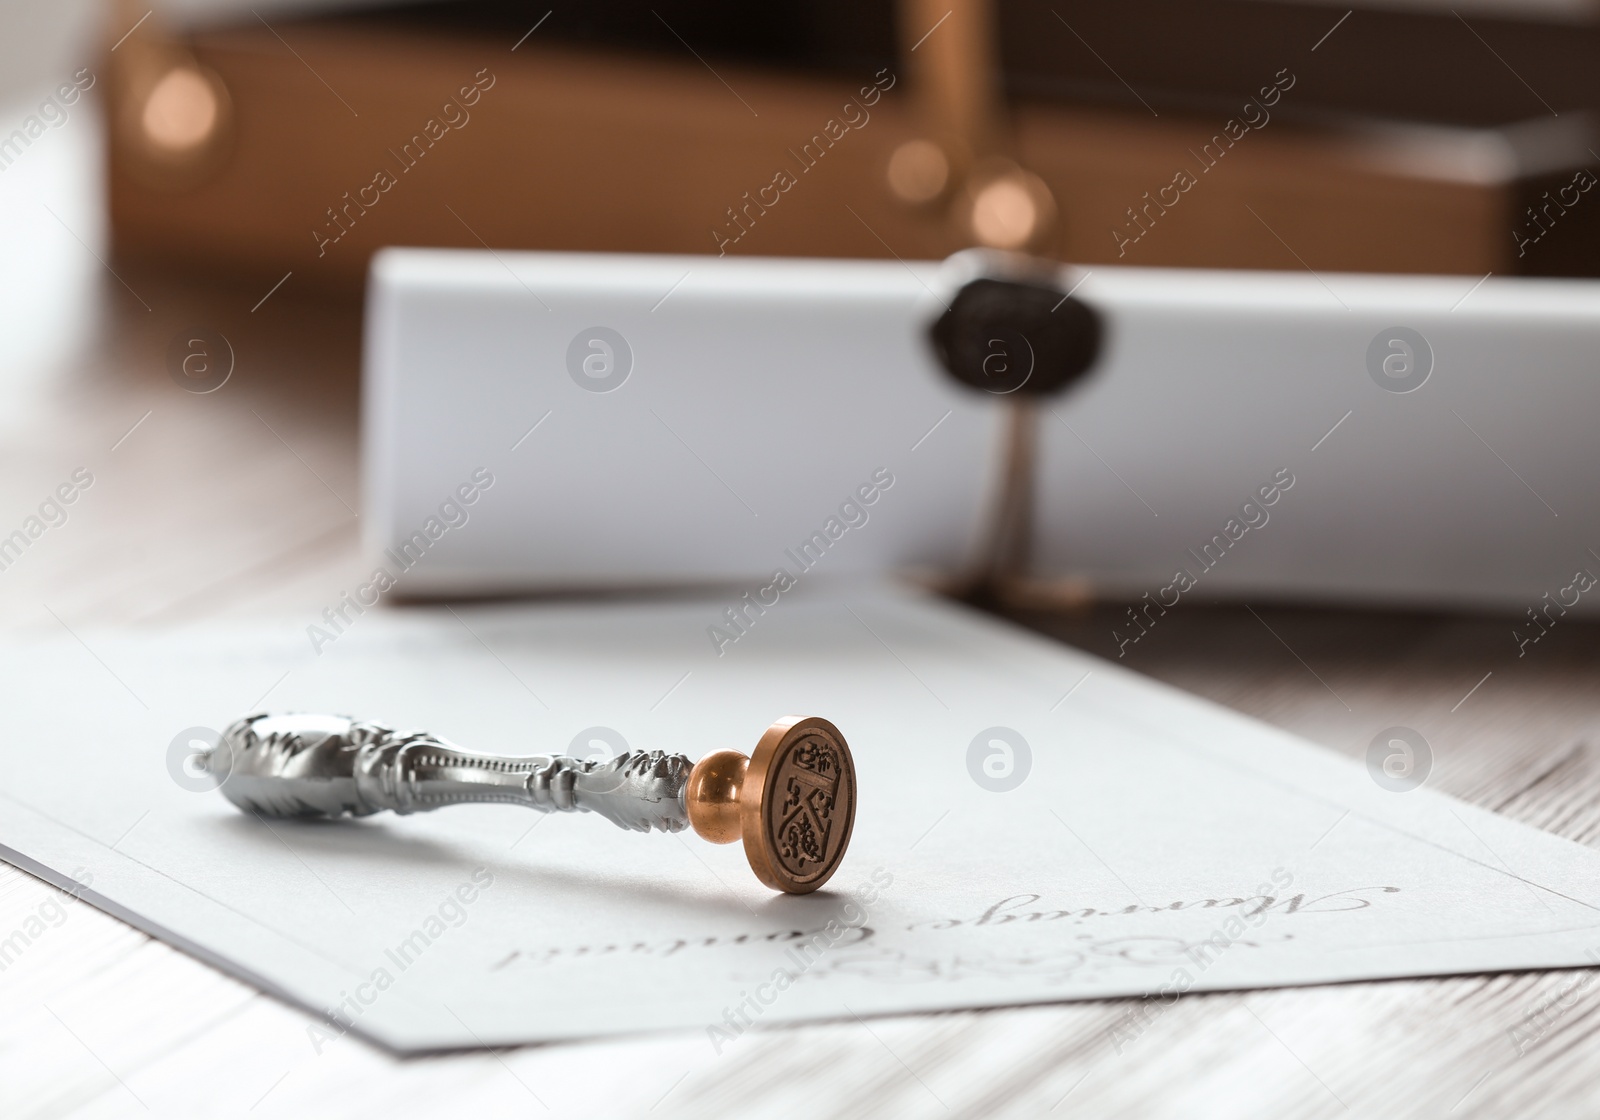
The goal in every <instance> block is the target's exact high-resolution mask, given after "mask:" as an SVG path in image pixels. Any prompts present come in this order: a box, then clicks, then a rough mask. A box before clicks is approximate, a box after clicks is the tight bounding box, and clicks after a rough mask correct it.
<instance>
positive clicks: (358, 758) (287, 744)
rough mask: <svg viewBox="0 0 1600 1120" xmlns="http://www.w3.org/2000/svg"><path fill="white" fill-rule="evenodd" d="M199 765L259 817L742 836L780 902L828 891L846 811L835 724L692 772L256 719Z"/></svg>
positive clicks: (683, 764)
mask: <svg viewBox="0 0 1600 1120" xmlns="http://www.w3.org/2000/svg"><path fill="white" fill-rule="evenodd" d="M205 768H206V770H207V771H208V772H209V773H210V774H211V775H212V776H213V777H214V778H216V779H217V781H218V782H219V783H220V787H221V789H222V792H223V795H224V796H226V797H227V799H228V800H229V801H231V802H233V803H234V804H235V805H237V806H238V807H239V808H241V809H243V810H245V811H246V812H249V813H256V814H259V815H261V816H264V817H365V816H369V815H371V814H373V813H378V812H382V811H383V810H385V809H389V810H392V811H394V812H396V813H420V812H426V811H428V810H430V809H439V808H443V807H444V806H446V805H461V804H466V803H469V802H504V803H508V804H513V805H525V806H527V807H528V808H530V809H536V810H538V811H540V812H545V813H550V812H563V813H573V812H577V813H584V812H590V813H599V814H600V815H601V816H603V817H605V818H606V819H607V820H609V821H611V823H613V824H615V825H617V826H618V827H620V828H626V829H629V830H632V831H635V832H649V831H651V830H656V831H659V832H681V831H683V830H684V829H685V828H690V827H692V828H693V829H694V831H695V832H697V833H698V834H699V835H700V836H702V837H704V838H705V839H707V840H710V841H711V842H712V843H715V844H729V843H732V842H733V841H735V840H743V841H744V851H745V857H746V858H747V859H748V860H749V861H750V868H751V870H752V871H754V872H755V873H756V877H757V878H758V879H760V880H761V881H762V882H763V883H765V884H766V885H767V886H769V887H771V888H773V889H774V890H780V891H784V892H787V893H789V894H806V893H808V892H810V891H814V890H816V889H817V888H818V887H820V886H822V885H823V884H824V883H826V882H827V881H828V878H829V877H830V876H831V875H832V874H833V873H834V870H835V869H836V868H837V867H838V866H839V861H840V860H841V859H843V858H844V852H845V849H846V848H847V847H848V846H849V844H850V832H851V829H852V827H853V826H854V824H855V815H856V771H855V763H854V762H853V761H852V759H851V757H850V747H849V745H848V744H846V743H845V740H844V736H843V735H841V734H840V733H839V729H838V728H837V727H835V726H834V725H833V724H831V723H829V722H828V721H827V720H825V719H818V718H816V717H815V716H806V717H802V716H786V717H784V718H783V719H780V720H778V721H777V722H776V723H774V724H773V725H772V726H771V727H769V728H768V729H767V732H766V734H764V735H763V736H762V737H761V740H760V741H759V742H758V743H757V744H756V749H755V751H754V752H752V754H751V756H750V757H749V758H746V757H745V756H744V755H742V754H740V753H739V752H738V751H731V750H722V751H713V752H712V753H711V754H708V755H706V756H705V757H704V758H702V759H701V760H700V761H699V762H698V763H693V762H690V760H689V759H688V758H686V757H685V756H683V755H681V754H667V753H665V752H663V751H626V752H624V753H622V754H620V755H618V756H617V757H616V758H613V759H610V760H595V759H577V758H568V757H564V756H561V755H532V756H526V757H517V758H508V757H500V756H497V755H484V754H474V753H472V752H469V751H464V750H462V749H461V748H460V747H457V746H455V745H454V744H453V743H450V742H448V741H446V740H444V739H440V738H438V737H436V736H434V735H430V734H428V733H427V732H425V731H397V730H394V729H392V728H389V727H384V726H381V725H379V724H375V723H365V722H362V721H360V720H355V719H351V718H350V717H348V716H323V715H311V714H307V713H288V714H283V715H267V714H257V715H252V716H246V717H245V718H244V719H241V720H238V721H236V722H235V723H233V724H231V725H230V726H229V727H228V729H227V730H226V731H224V732H223V733H222V737H221V738H220V740H219V741H218V743H217V745H216V746H215V747H214V748H213V749H212V750H211V751H210V752H208V753H207V754H206V755H205Z"/></svg>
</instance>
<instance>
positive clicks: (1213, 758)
mask: <svg viewBox="0 0 1600 1120" xmlns="http://www.w3.org/2000/svg"><path fill="white" fill-rule="evenodd" d="M722 607H723V604H722V603H721V602H719V601H716V600H710V599H706V600H700V599H690V600H681V601H678V602H674V603H658V604H653V605H641V604H638V603H618V604H613V605H594V604H586V605H555V606H514V607H508V606H504V605H494V606H481V607H474V608H470V609H467V608H457V609H456V612H455V613H452V611H451V610H450V609H449V608H413V609H407V610H392V611H369V612H368V613H367V614H366V615H365V616H363V617H360V618H358V619H357V620H356V621H355V623H354V624H353V625H351V626H350V627H349V628H348V629H347V630H346V631H345V632H344V633H343V634H342V635H341V636H340V637H339V638H338V640H337V641H336V642H334V643H333V644H331V645H325V646H324V647H323V648H322V651H321V653H320V655H313V654H312V653H311V652H310V648H309V643H308V642H307V641H306V637H305V634H304V631H303V627H301V626H295V625H287V624H286V625H284V626H282V627H272V626H265V625H263V626H256V627H246V628H238V627H234V628H206V629H197V630H185V631H178V632H170V633H165V634H151V633H138V634H134V633H127V632H123V633H120V634H119V633H110V632H101V633H95V632H83V633H82V634H81V637H82V638H83V642H82V643H79V642H78V641H75V640H71V639H63V640H62V641H60V642H53V643H46V644H39V645H34V646H31V647H28V646H19V645H18V644H16V643H10V644H8V645H7V646H6V647H5V649H4V650H3V651H0V674H3V676H4V679H6V680H8V681H26V682H28V685H27V687H26V688H18V689H10V690H8V695H7V702H6V705H5V708H4V711H3V715H0V720H3V736H0V744H3V745H0V751H3V752H4V769H5V773H6V781H5V783H4V785H3V787H0V845H3V850H4V852H5V854H6V858H8V859H11V860H13V861H15V862H17V863H19V864H20V865H22V866H24V867H26V868H28V869H30V870H34V871H36V872H37V873H40V874H43V875H45V876H46V877H47V878H49V879H51V880H53V881H55V882H57V883H59V884H63V885H67V886H72V885H73V884H74V883H78V884H85V883H86V884H87V886H86V887H80V888H79V889H80V890H82V891H83V893H84V897H86V898H87V899H88V900H89V901H90V902H92V903H93V904H94V905H97V906H100V907H103V908H105V909H107V910H109V911H111V912H112V913H114V914H117V915H119V916H121V917H123V918H125V919H126V920H128V921H130V922H133V923H135V924H136V925H138V926H140V927H142V928H144V929H146V930H149V931H151V932H152V933H154V934H156V935H157V936H160V937H162V938H164V939H167V940H169V941H171V942H173V943H174V944H177V945H179V946H182V947H184V948H186V949H187V950H189V951H190V952H193V953H195V954H196V955H198V956H200V957H202V958H203V959H205V960H208V961H211V962H212V963H214V964H216V965H218V966H219V967H221V968H224V969H226V970H228V971H230V972H233V973H235V974H237V975H239V976H241V977H243V978H245V979H247V980H249V981H251V982H252V983H255V984H258V985H260V986H261V987H262V988H264V989H266V990H268V991H270V992H274V993H276V994H278V995H280V996H282V997H283V998H285V999H288V1000H290V1001H293V1002H295V1003H297V1004H300V1005H303V1006H305V1007H307V1008H310V1009H313V1010H315V1011H319V1012H325V1013H328V1014H331V1015H332V1017H333V1018H334V1019H336V1020H338V1021H339V1022H340V1023H341V1024H342V1025H340V1026H334V1027H326V1028H325V1027H323V1026H321V1025H317V1026H314V1027H312V1028H309V1033H310V1037H311V1042H312V1044H313V1045H318V1044H320V1043H322V1042H325V1041H327V1040H328V1039H330V1038H331V1037H332V1036H333V1035H334V1034H337V1033H339V1032H340V1031H342V1030H344V1029H345V1028H346V1027H348V1028H349V1029H350V1030H352V1031H354V1032H357V1033H359V1034H361V1035H364V1036H366V1037H368V1038H370V1039H373V1040H376V1041H378V1042H380V1043H382V1044H384V1045H386V1046H389V1047H391V1048H394V1049H395V1050H399V1051H419V1050H428V1049H435V1048H449V1047H472V1046H479V1045H503V1044H512V1043H526V1042H534V1041H538V1040H548V1039H563V1038H576V1037H584V1036H595V1035H604V1034H614V1033H621V1032H635V1031H647V1030H659V1029H669V1028H671V1029H682V1030H690V1031H696V1032H701V1033H703V1034H704V1035H705V1037H706V1040H707V1044H708V1045H709V1046H712V1047H713V1048H716V1047H718V1046H719V1045H720V1044H726V1043H727V1042H728V1041H729V1040H730V1039H732V1038H733V1037H736V1036H737V1035H738V1034H739V1033H740V1032H741V1031H743V1030H746V1029H748V1025H749V1024H762V1025H765V1024H772V1023H778V1022H785V1021H791V1020H801V1019H817V1018H834V1017H845V1018H847V1017H850V1016H852V1015H861V1016H867V1015H874V1014H885V1013H893V1012H908V1011H918V1010H931V1009H941V1008H956V1007H978V1006H990V1005H1009V1004H1019V1003H1033V1002H1048V1001H1059V1000H1070V999H1082V998H1097V997H1105V996H1123V995H1146V994H1149V995H1156V996H1163V995H1170V994H1173V993H1179V992H1182V991H1197V990H1205V989H1236V988H1256V987H1271V986H1281V985H1295V984H1313V983H1325V982H1334V981H1346V980H1357V979H1364V978H1376V977H1400V976H1422V975H1442V974H1451V973H1473V972H1486V971H1492V970H1500V969H1524V968H1549V967H1562V966H1577V965H1592V964H1593V963H1594V956H1593V955H1592V954H1593V952H1594V947H1595V946H1600V910H1597V904H1600V886H1597V884H1600V853H1596V852H1594V851H1591V850H1589V849H1586V848H1584V847H1581V846H1579V845H1576V844H1573V843H1570V842H1568V841H1565V840H1561V839H1558V838H1556V837H1553V836H1550V835H1547V834H1545V833H1542V832H1539V831H1537V830H1535V829H1532V828H1528V827H1525V826H1522V825H1519V824H1516V823H1513V822H1511V821H1508V820H1505V819H1503V818H1501V817H1498V816H1495V815H1494V814H1492V813H1488V812H1485V811H1482V810H1479V809H1475V808H1470V807H1468V806H1466V805H1464V804H1461V803H1459V802H1457V801H1454V800H1452V799H1450V798H1447V797H1444V796H1442V795H1437V794H1435V793H1433V792H1431V791H1429V790H1428V789H1426V788H1422V789H1416V790H1412V791H1410V792H1405V793H1397V792H1392V791H1390V790H1387V789H1384V788H1380V786H1379V785H1378V784H1377V783H1376V782H1375V781H1374V780H1373V778H1372V777H1371V776H1370V775H1369V774H1368V772H1367V770H1366V769H1365V768H1364V767H1363V766H1361V765H1359V764H1357V763H1353V762H1351V761H1350V760H1347V759H1345V758H1342V757H1339V756H1336V755H1334V754H1331V753H1329V752H1327V751H1324V750H1321V749H1318V748H1316V747H1313V746H1311V745H1309V744H1307V743H1305V742H1303V741H1301V740H1299V739H1296V738H1295V737H1294V736H1291V735H1288V734H1285V733H1284V732H1281V731H1277V730H1274V729H1272V728H1269V727H1267V726H1264V725H1262V724H1260V723H1257V722H1255V721H1252V720H1250V719H1247V718H1245V717H1242V716H1240V715H1237V714H1234V713H1231V712H1229V711H1226V710H1224V709H1221V708H1218V707H1216V706H1214V705H1212V704H1209V703H1207V702H1204V701H1201V700H1197V699H1194V698H1192V697H1189V696H1187V695H1184V694H1182V693H1180V692H1178V691H1175V690H1173V689H1171V688H1168V687H1165V686H1163V685H1160V684H1157V683H1153V682H1151V681H1149V680H1148V679H1145V678H1143V677H1141V676H1139V675H1137V674H1135V673H1132V672H1130V671H1128V670H1125V669H1122V668H1120V667H1118V666H1115V665H1112V664H1109V663H1106V662H1103V661H1100V660H1097V659H1094V658H1091V657H1088V656H1086V655H1084V654H1081V653H1078V652H1075V651H1072V650H1070V649H1067V648H1064V647H1062V646H1060V645H1057V644H1055V643H1053V642H1050V641H1046V640H1044V639H1041V638H1038V637H1035V636H1032V635H1030V634H1027V633H1025V632H1022V631H1019V630H1016V629H1013V628H1011V627H1009V626H1007V625H1005V624H1002V623H999V622H995V621H992V620H989V619H987V618H984V617H981V616H978V615H975V614H972V613H969V612H967V611H965V610H964V609H962V608H958V607H954V606H950V605H946V604H942V603H937V602H933V601H930V600H927V599H923V598H921V597H919V596H916V595H913V594H911V593H908V592H901V591H897V590H892V589H876V590H872V589H868V590H862V591H860V592H859V593H857V594H853V595H849V596H845V597H842V598H841V597H838V596H837V595H836V594H832V593H830V594H812V595H808V594H807V593H806V591H805V589H800V590H799V591H797V592H796V593H795V594H794V595H792V596H790V597H786V598H785V599H784V600H783V601H782V602H781V603H780V604H779V605H778V606H776V607H774V608H771V609H769V610H768V611H767V613H766V614H765V615H764V616H762V617H760V618H758V619H756V620H755V621H754V623H753V624H752V625H751V626H750V627H749V628H748V630H747V632H746V633H745V634H744V636H743V637H742V638H741V639H740V640H739V641H738V642H737V643H735V644H734V645H733V646H732V647H731V648H726V650H725V652H724V654H723V655H721V656H719V655H718V654H717V653H716V652H715V650H714V649H713V647H712V645H711V643H710V642H708V640H707V637H706V633H705V631H706V628H707V627H708V626H710V625H713V624H715V623H716V622H717V620H718V619H719V618H721V610H722ZM91 651H92V652H91ZM286 670H287V675H284V674H285V672H286ZM263 693H267V694H268V696H267V698H266V700H265V702H264V703H262V704H261V706H262V707H268V708H272V709H278V710H296V709H298V710H307V711H334V712H346V713H352V714H356V715H359V716H363V717H366V718H370V719H375V720H382V721H388V722H391V723H393V724H396V725H399V726H404V727H424V728H427V729H429V730H432V731H434V732H436V733H438V734H440V735H443V736H445V737H448V738H450V739H453V740H454V741H456V742H458V743H460V744H462V745H464V746H467V747H470V748H473V749H478V750H484V751H496V752H503V753H519V752H520V753H540V752H544V753H550V752H559V751H564V750H566V749H567V748H568V746H569V744H572V743H573V742H574V740H576V741H577V746H576V749H578V750H585V749H588V748H589V745H590V743H591V742H593V741H595V740H604V739H606V738H611V739H612V740H613V742H614V741H615V737H616V736H618V735H620V736H621V738H622V739H625V740H626V742H627V743H628V744H630V745H631V746H633V747H636V748H662V749H666V750H677V751H682V752H684V753H686V754H688V755H690V756H691V757H695V758H698V757H699V756H700V755H701V754H703V753H705V752H707V751H709V750H713V749H717V748H723V747H733V748H736V749H740V750H744V751H748V750H749V749H750V748H751V747H752V746H753V745H754V743H755V741H756V739H757V737H758V736H759V735H760V733H761V732H762V730H763V729H764V728H765V727H766V725H767V724H768V722H769V721H771V720H772V719H773V718H774V717H776V716H779V715H782V714H785V713H790V712H799V713H806V714H817V715H822V716H825V717H827V718H829V719H831V720H833V721H834V722H835V723H836V724H837V725H838V726H839V727H840V728H841V730H842V731H843V732H844V733H845V735H846V736H847V737H848V738H849V741H850V744H851V746H852V748H853V751H854V754H855V758H856V765H857V772H858V778H859V791H860V804H859V809H858V813H857V818H856V824H855V833H854V838H853V841H852V844H851V847H850V850H849V853H848V855H847V856H846V858H845V861H844V863H843V865H842V866H841V868H840V870H839V872H838V874H837V875H836V876H835V878H834V879H833V881H832V883H831V884H830V885H829V886H828V887H827V888H825V889H824V890H822V891H820V892H818V893H816V894H813V895H809V896H802V897H789V896H783V895H778V894H774V893H772V892H771V891H769V890H767V889H766V888H764V887H762V886H761V885H760V884H759V883H758V882H757V881H756V879H755V877H754V876H753V875H752V874H751V872H750V870H749V868H748V866H747V865H746V864H745V860H744V856H743V853H742V850H741V849H740V847H739V846H738V845H732V846H728V847H716V846H713V845H710V844H707V843H705V842H704V841H702V840H700V839H698V838H697V837H695V836H694V835H693V834H686V835H679V836H669V835H661V834H651V835H639V834H633V833H625V832H622V831H621V830H619V829H616V828H614V827H613V826H612V825H610V824H609V823H607V822H606V821H604V820H602V819H600V818H598V817H595V816H593V815H576V814H574V815H558V816H550V817H540V816H536V815H534V814H532V813H529V812H528V811H527V810H523V809H519V808H516V807H513V806H471V807H457V808H453V809H446V810H442V811H439V812H434V813H427V814H419V815H415V816H411V817H405V818H400V817H395V816H392V815H386V816H382V817H374V818H370V819H367V820H363V821H352V822H334V823H328V822H324V823H296V822H284V821H276V822H272V823H271V824H270V825H269V824H266V823H263V822H262V821H260V820H256V819H253V818H251V817H249V816H246V815H244V814H242V813H240V812H239V811H237V810H236V809H234V808H233V807H232V806H231V805H229V804H228V803H227V802H226V801H225V800H224V799H223V798H222V796H221V795H220V794H218V793H216V792H215V791H202V792H191V791H189V790H186V789H185V788H183V787H182V785H181V784H180V783H179V781H177V780H175V779H174V778H173V777H172V776H170V774H169V759H171V758H173V757H175V756H174V755H173V754H172V750H173V748H171V747H170V744H171V743H172V741H173V740H174V738H175V737H176V738H180V747H179V748H178V753H179V754H181V753H182V750H183V747H182V744H181V736H180V735H179V733H180V732H182V731H184V730H185V729H187V728H189V727H191V726H194V725H201V726H209V727H212V728H221V727H222V726H224V725H225V724H226V723H227V722H229V721H230V720H232V719H233V718H235V717H236V716H237V715H239V714H241V713H243V712H245V711H249V710H251V708H252V706H254V705H255V704H256V703H257V701H258V698H260V697H261V696H262V694H263ZM602 725H603V726H602ZM597 728H600V730H596V729H597ZM1019 779H1020V781H1019ZM1006 785H1014V788H1010V789H1009V790H1004V789H1003V787H1005V786H1006ZM74 877H75V878H74ZM330 1009H331V1010H330ZM1129 1029H1130V1030H1137V1029H1138V1027H1137V1024H1130V1028H1129Z"/></svg>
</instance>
